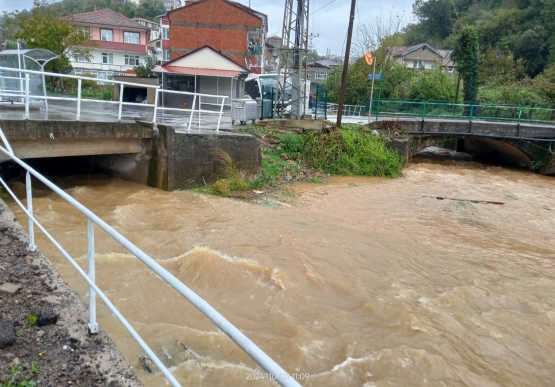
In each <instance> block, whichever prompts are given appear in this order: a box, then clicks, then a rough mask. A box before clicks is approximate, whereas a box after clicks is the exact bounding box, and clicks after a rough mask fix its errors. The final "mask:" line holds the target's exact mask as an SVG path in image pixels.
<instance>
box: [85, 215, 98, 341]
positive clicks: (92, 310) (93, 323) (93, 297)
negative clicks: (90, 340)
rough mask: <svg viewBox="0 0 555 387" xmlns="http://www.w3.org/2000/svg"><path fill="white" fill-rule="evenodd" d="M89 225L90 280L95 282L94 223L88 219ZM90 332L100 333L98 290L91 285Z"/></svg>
mask: <svg viewBox="0 0 555 387" xmlns="http://www.w3.org/2000/svg"><path fill="white" fill-rule="evenodd" d="M88 221H89V222H88V225H87V258H88V271H89V273H88V275H89V278H90V280H91V281H92V282H93V283H94V282H95V276H96V273H95V263H94V223H93V222H92V220H90V219H88ZM89 334H91V335H96V334H98V324H97V323H96V292H95V291H94V289H93V288H92V286H90V285H89Z"/></svg>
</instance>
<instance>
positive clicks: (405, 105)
mask: <svg viewBox="0 0 555 387" xmlns="http://www.w3.org/2000/svg"><path fill="white" fill-rule="evenodd" d="M371 114H372V115H375V116H376V120H377V119H378V118H379V116H380V115H386V116H392V115H394V116H407V117H421V118H422V120H425V119H426V118H434V117H435V118H441V117H444V118H453V119H464V120H468V121H473V120H493V121H517V122H519V123H520V122H549V123H555V109H548V108H536V107H526V106H507V105H487V104H471V103H454V102H436V101H434V102H426V101H411V100H391V99H382V100H374V101H372V106H371Z"/></svg>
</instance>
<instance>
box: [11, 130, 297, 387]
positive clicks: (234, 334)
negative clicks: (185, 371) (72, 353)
mask: <svg viewBox="0 0 555 387" xmlns="http://www.w3.org/2000/svg"><path fill="white" fill-rule="evenodd" d="M0 139H1V140H2V141H3V142H4V144H5V146H6V148H4V147H2V146H0V152H2V153H4V154H5V155H6V156H8V157H9V158H10V159H12V160H13V161H14V162H16V163H17V164H18V165H20V166H21V167H23V168H24V169H25V170H26V171H27V174H26V193H27V208H25V206H24V205H23V204H22V203H21V202H20V201H19V199H18V198H17V197H16V196H15V194H14V193H13V192H12V191H11V190H10V188H9V187H8V185H7V184H6V182H5V181H4V180H3V179H2V178H0V183H1V184H2V185H3V186H4V187H5V188H6V191H7V192H8V193H9V194H10V195H11V196H12V197H13V198H14V200H15V201H16V203H17V204H18V205H19V206H20V207H21V208H22V210H23V211H24V212H25V214H27V216H28V218H29V249H30V250H31V251H33V250H34V249H35V240H34V224H36V225H37V227H38V228H39V229H40V230H41V231H42V232H43V233H44V234H45V235H46V237H47V238H48V239H49V240H50V241H51V242H52V243H53V244H54V246H55V247H56V248H57V249H58V250H59V251H60V252H61V253H62V255H63V256H64V257H65V258H66V259H67V260H68V261H69V262H70V264H71V265H72V266H73V267H74V268H75V269H76V270H77V272H78V273H79V274H80V275H81V276H82V277H83V278H84V279H85V281H86V282H87V283H88V284H89V330H90V332H91V333H97V332H98V324H97V322H96V300H95V295H96V294H98V296H99V297H100V298H101V299H102V301H104V303H105V304H106V306H107V307H108V309H110V311H111V312H112V313H113V314H114V315H115V316H116V318H117V319H118V320H119V321H120V322H121V323H122V324H123V326H124V327H125V328H126V329H127V331H128V332H129V333H130V334H131V336H132V337H133V338H134V339H135V341H137V343H138V344H139V345H140V346H141V348H142V349H143V350H144V351H145V352H146V353H147V355H148V356H149V357H150V358H151V360H152V361H153V362H154V364H156V366H157V367H158V368H159V369H160V371H161V372H162V373H163V374H164V376H165V377H166V378H167V379H168V381H169V382H170V383H171V385H172V386H174V387H180V386H181V385H180V384H179V382H177V380H176V379H175V378H174V377H173V375H172V374H171V372H170V371H169V370H168V369H167V368H166V367H165V366H164V364H163V363H162V362H161V361H160V359H158V357H157V356H156V355H155V354H154V352H153V351H152V350H151V349H150V348H149V347H148V345H147V344H146V343H145V342H144V341H143V340H142V338H141V337H140V336H139V334H138V333H137V332H136V331H135V330H134V329H133V327H132V326H131V325H130V324H129V323H128V322H127V320H126V319H125V318H124V317H123V316H122V315H121V313H120V312H119V311H118V310H117V308H116V307H115V306H114V305H113V304H112V303H111V302H110V300H109V299H108V298H107V297H106V295H105V294H104V293H103V292H102V290H101V289H100V288H99V287H98V286H97V285H96V284H95V253H94V225H95V224H96V225H97V226H98V227H99V228H100V229H102V230H103V231H105V232H106V233H107V234H108V235H109V236H111V237H112V238H113V239H114V240H115V241H117V242H119V244H120V245H122V246H123V247H124V248H126V249H127V250H128V251H129V252H130V253H131V254H133V255H134V256H135V257H137V258H138V259H139V260H140V261H141V262H143V263H144V264H145V265H146V266H148V267H149V268H150V269H151V270H152V271H153V272H154V273H156V274H157V275H158V276H159V277H160V278H161V279H162V280H164V281H165V282H166V283H167V284H168V285H170V286H171V287H173V288H174V289H175V290H176V291H177V292H178V293H180V294H181V295H182V296H183V297H185V298H186V299H187V300H188V301H189V302H191V304H193V305H194V306H195V307H197V309H199V310H200V311H201V312H202V313H203V314H204V315H205V316H206V317H208V318H209V319H210V320H211V321H212V322H213V323H214V324H216V326H217V327H218V328H220V329H221V330H222V331H223V332H224V333H225V334H226V335H227V336H228V337H229V338H230V339H231V340H233V341H234V342H235V343H236V344H237V345H238V346H239V347H240V348H241V349H242V350H243V351H245V352H246V353H247V355H249V356H250V357H251V358H252V359H253V360H254V361H255V362H256V363H257V364H258V365H260V366H261V367H262V368H263V369H264V370H265V371H266V372H268V374H269V375H271V379H273V380H275V381H276V382H277V383H279V384H280V385H281V386H284V387H300V384H299V383H297V381H296V380H295V379H294V378H293V377H291V376H290V375H289V374H288V373H287V372H286V371H285V370H284V369H283V368H281V367H280V366H279V365H278V364H277V363H276V362H275V361H273V360H272V359H271V358H270V357H269V356H268V355H266V353H265V352H263V351H262V350H261V349H260V348H259V347H258V346H257V345H256V344H254V343H253V342H252V341H251V340H249V338H248V337H247V336H245V335H244V334H243V333H242V332H241V331H240V330H239V329H237V328H236V327H235V326H234V325H233V324H231V323H230V322H229V321H228V320H227V319H226V318H225V317H223V316H222V315H221V314H220V313H219V312H218V311H216V309H214V308H213V307H212V306H210V305H209V304H208V303H207V302H206V301H205V300H203V299H202V298H201V297H200V296H198V295H197V294H196V293H195V292H193V291H192V290H191V289H189V288H188V287H187V286H185V284H183V283H182V282H181V281H179V280H178V279H177V278H176V277H174V276H173V275H172V274H171V273H170V272H168V271H167V270H166V269H164V268H163V267H162V266H161V265H160V264H159V263H158V262H156V261H155V260H154V259H152V258H151V257H150V256H148V255H147V254H146V253H145V252H143V251H142V250H141V249H139V248H138V247H137V246H135V245H134V244H133V243H131V242H130V241H129V240H128V239H127V238H125V237H124V236H123V235H121V234H120V233H118V232H117V231H116V230H115V229H113V228H112V227H111V226H110V225H108V224H107V223H106V222H104V221H103V220H102V219H100V218H99V217H98V216H96V215H95V214H94V213H93V212H92V211H90V210H89V209H88V208H86V207H85V206H83V205H82V204H81V203H79V202H78V201H77V200H75V199H74V198H73V197H71V196H70V195H68V194H67V193H66V192H64V191H63V190H62V189H60V188H59V187H57V186H56V185H55V184H53V183H52V182H50V181H49V180H48V179H47V178H46V177H44V176H42V175H41V174H40V173H38V172H37V171H35V170H34V169H33V168H31V167H30V166H29V165H27V164H26V163H25V162H23V161H22V160H20V159H19V158H18V157H16V156H15V154H14V153H13V150H12V148H11V147H10V145H9V142H8V141H7V139H6V137H5V135H4V133H3V131H2V129H1V128H0ZM31 176H34V177H35V178H37V179H38V180H40V181H41V182H42V183H43V184H44V185H46V186H47V187H48V188H50V189H51V190H52V191H54V192H55V193H56V194H58V195H59V196H60V197H62V198H63V199H64V200H65V201H67V202H68V203H69V204H71V205H72V206H73V207H75V209H77V210H78V211H79V212H81V213H82V214H83V215H85V217H87V220H88V223H87V258H88V274H87V273H85V272H84V271H83V270H82V269H81V268H80V267H79V265H78V264H77V263H76V262H75V260H74V259H73V258H72V257H71V256H70V255H69V254H68V253H67V252H66V251H65V250H64V248H63V247H62V246H61V245H60V244H59V243H58V242H57V241H56V240H55V239H54V238H53V237H52V236H51V235H50V233H48V231H47V230H46V229H45V228H44V227H43V226H42V225H41V224H40V223H39V222H38V220H37V219H36V218H35V217H34V215H33V197H32V189H31Z"/></svg>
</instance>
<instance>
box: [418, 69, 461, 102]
mask: <svg viewBox="0 0 555 387" xmlns="http://www.w3.org/2000/svg"><path fill="white" fill-rule="evenodd" d="M419 72H420V74H418V76H416V77H414V78H413V79H412V80H411V83H410V90H409V92H408V97H409V99H416V100H421V101H449V100H452V99H453V98H455V82H454V80H453V78H452V77H450V76H449V75H447V74H446V73H445V72H443V71H441V69H440V68H437V69H434V70H420V71H419Z"/></svg>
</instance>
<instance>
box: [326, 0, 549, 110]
mask: <svg viewBox="0 0 555 387" xmlns="http://www.w3.org/2000/svg"><path fill="white" fill-rule="evenodd" d="M413 14H414V16H415V17H416V21H415V22H414V23H411V24H407V23H406V22H405V20H406V19H407V18H406V15H404V14H394V13H391V14H390V15H389V17H382V15H380V16H379V17H377V18H375V19H374V20H362V21H360V22H359V23H360V24H359V28H358V34H357V36H356V37H355V47H356V48H357V49H358V51H359V52H357V54H359V55H360V53H361V52H365V51H372V52H374V55H375V56H376V58H377V70H376V71H378V69H384V71H385V77H384V81H383V82H384V83H383V93H382V97H383V98H400V99H420V100H454V99H455V96H456V95H457V94H456V89H457V77H458V76H464V74H462V73H461V72H459V73H457V74H456V75H454V76H449V75H447V74H445V73H442V72H441V71H439V70H425V71H423V70H418V69H412V68H406V67H404V66H402V65H400V64H397V63H395V62H394V60H393V58H391V57H390V56H388V54H387V52H388V50H389V49H390V48H391V47H392V46H411V45H415V44H419V43H424V42H426V43H428V44H430V45H432V46H433V47H435V48H438V49H448V50H453V49H455V52H456V48H457V44H458V42H461V37H462V36H463V33H464V31H465V28H467V27H472V29H473V31H475V34H476V35H477V39H478V47H479V48H478V50H477V52H476V51H473V53H474V54H473V55H474V56H475V57H476V58H478V61H477V66H476V67H472V71H473V72H476V71H477V74H478V76H477V88H478V90H477V97H476V100H477V102H479V103H488V104H489V103H491V104H500V105H503V104H506V105H520V106H536V107H549V108H554V107H555V64H554V63H555V0H505V1H503V0H416V1H415V2H414V4H413ZM466 31H467V32H468V31H469V30H468V29H466ZM462 57H464V56H461V58H462ZM461 58H458V59H459V60H461ZM467 69H468V68H467V67H465V70H467ZM461 70H462V68H461ZM371 72H372V69H371V68H370V66H367V65H366V64H365V63H364V60H359V61H358V62H357V63H356V64H353V65H351V66H350V68H349V80H348V82H347V87H348V88H347V94H346V103H347V104H363V103H364V101H365V100H366V96H365V95H367V94H368V93H369V91H370V82H369V81H364V76H365V75H367V74H369V73H371ZM338 75H339V70H336V71H334V72H332V73H331V74H330V76H329V79H328V82H327V86H328V88H329V95H330V99H331V100H335V99H336V96H337V95H338V93H339V89H338V86H339V78H340V76H339V77H338ZM474 79H475V80H476V78H474ZM473 88H474V89H475V87H474V86H473ZM461 94H462V93H459V98H458V99H459V100H460V101H462V99H463V96H462V95H461ZM466 98H469V95H466ZM472 99H474V98H472Z"/></svg>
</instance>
